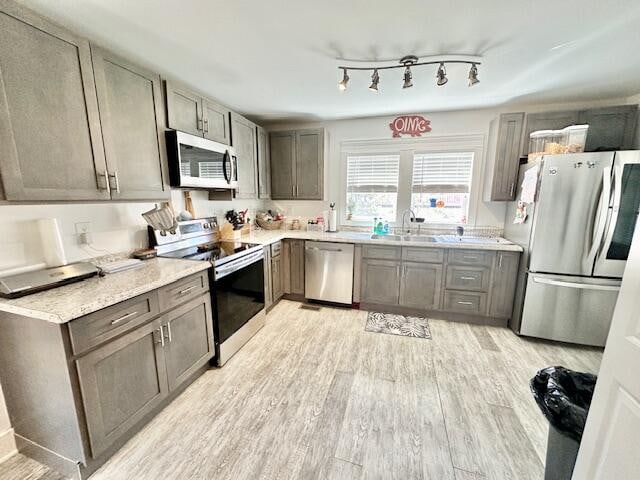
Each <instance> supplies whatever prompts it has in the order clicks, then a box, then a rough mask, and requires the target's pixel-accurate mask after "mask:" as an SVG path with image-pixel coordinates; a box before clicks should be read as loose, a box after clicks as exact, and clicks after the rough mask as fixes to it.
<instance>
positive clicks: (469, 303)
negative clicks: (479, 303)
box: [456, 302, 473, 305]
mask: <svg viewBox="0 0 640 480" xmlns="http://www.w3.org/2000/svg"><path fill="white" fill-rule="evenodd" d="M456 303H458V304H460V305H473V302H456Z"/></svg>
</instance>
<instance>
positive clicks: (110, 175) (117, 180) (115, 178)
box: [109, 170, 120, 193]
mask: <svg viewBox="0 0 640 480" xmlns="http://www.w3.org/2000/svg"><path fill="white" fill-rule="evenodd" d="M109 177H110V178H113V179H114V180H115V182H116V192H117V193H120V180H119V179H118V170H115V171H114V172H113V173H110V174H109Z"/></svg>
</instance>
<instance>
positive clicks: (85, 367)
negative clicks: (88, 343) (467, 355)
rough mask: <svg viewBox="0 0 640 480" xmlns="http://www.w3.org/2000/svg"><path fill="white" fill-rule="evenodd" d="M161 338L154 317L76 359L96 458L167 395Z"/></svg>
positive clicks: (158, 323) (157, 323)
mask: <svg viewBox="0 0 640 480" xmlns="http://www.w3.org/2000/svg"><path fill="white" fill-rule="evenodd" d="M160 342H161V338H160V322H159V321H158V320H155V321H153V322H151V323H148V324H146V325H144V326H142V327H140V328H138V329H137V330H134V331H132V332H131V333H128V334H126V335H125V336H123V337H120V338H119V339H117V340H114V341H113V342H110V343H107V344H106V345H104V346H102V347H100V348H98V349H97V350H94V351H92V352H91V353H89V354H87V355H85V356H84V357H81V358H79V359H78V360H76V366H77V369H78V377H79V381H80V389H81V391H82V402H83V404H84V411H85V416H86V421H87V430H88V433H89V443H90V445H91V455H92V457H93V458H96V457H98V456H99V455H100V454H101V453H103V452H104V451H105V450H107V449H108V448H109V446H111V445H112V444H113V443H114V442H116V441H117V440H118V439H120V438H122V437H123V436H125V435H126V434H127V432H128V431H129V429H131V428H132V427H134V426H135V425H136V424H137V423H138V422H139V421H140V420H142V419H143V418H144V416H145V415H147V414H148V413H149V412H151V411H152V410H153V409H154V408H155V407H156V406H157V405H159V404H160V402H161V401H162V400H163V399H164V398H165V397H166V396H167V394H168V385H167V373H166V367H165V357H164V348H163V347H162V346H161V343H160Z"/></svg>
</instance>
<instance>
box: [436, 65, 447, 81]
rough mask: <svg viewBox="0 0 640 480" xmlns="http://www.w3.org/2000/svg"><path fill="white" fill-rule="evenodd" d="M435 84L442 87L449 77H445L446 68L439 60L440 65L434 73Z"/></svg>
mask: <svg viewBox="0 0 640 480" xmlns="http://www.w3.org/2000/svg"><path fill="white" fill-rule="evenodd" d="M436 79H437V80H436V84H437V85H438V86H439V87H442V86H443V85H444V84H446V83H447V82H448V81H449V79H448V78H447V70H446V69H445V68H444V62H440V66H439V67H438V73H437V74H436Z"/></svg>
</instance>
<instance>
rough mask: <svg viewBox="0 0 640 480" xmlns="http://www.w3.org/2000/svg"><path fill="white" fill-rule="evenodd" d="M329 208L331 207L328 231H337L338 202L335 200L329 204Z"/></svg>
mask: <svg viewBox="0 0 640 480" xmlns="http://www.w3.org/2000/svg"><path fill="white" fill-rule="evenodd" d="M329 208H331V210H329V221H328V222H327V223H328V228H327V232H333V233H335V232H337V231H338V212H337V211H336V203H335V202H331V203H330V204H329Z"/></svg>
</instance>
